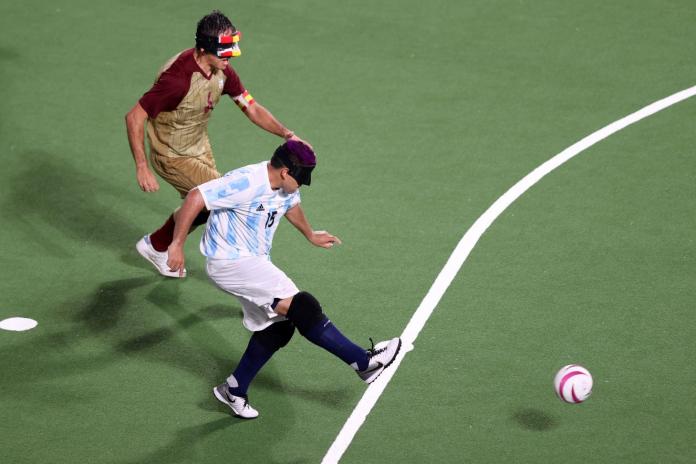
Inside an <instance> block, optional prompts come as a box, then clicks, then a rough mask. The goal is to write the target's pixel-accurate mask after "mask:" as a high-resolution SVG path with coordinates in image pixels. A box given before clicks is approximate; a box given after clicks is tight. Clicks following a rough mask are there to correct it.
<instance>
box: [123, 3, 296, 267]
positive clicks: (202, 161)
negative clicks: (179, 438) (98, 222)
mask: <svg viewBox="0 0 696 464" xmlns="http://www.w3.org/2000/svg"><path fill="white" fill-rule="evenodd" d="M240 38H241V33H240V32H239V31H238V30H237V29H236V28H235V27H234V25H233V24H232V23H231V22H230V20H229V19H228V18H227V17H226V16H225V15H223V14H222V13H221V12H219V11H217V10H216V11H213V12H212V13H211V14H209V15H206V16H205V17H203V18H202V19H201V20H200V21H199V22H198V27H197V30H196V47H195V48H191V49H188V50H184V51H182V52H181V53H178V54H177V55H176V56H174V57H173V58H171V59H170V60H169V61H167V63H165V64H164V66H163V67H162V68H161V69H160V71H159V73H158V76H157V80H156V81H155V83H154V85H153V86H152V88H151V89H150V90H148V91H147V92H146V93H145V94H144V95H143V96H142V98H141V99H140V100H139V101H138V103H136V104H135V106H134V107H133V109H131V110H130V112H129V113H128V114H127V115H126V126H127V130H128V140H129V142H130V148H131V152H132V154H133V159H134V160H135V165H136V177H137V180H138V184H139V185H140V188H141V189H142V190H143V191H145V192H154V191H156V190H158V189H159V184H158V182H157V180H156V178H155V176H154V174H153V172H152V170H150V167H149V166H148V162H147V158H146V156H145V143H144V142H145V132H147V138H148V141H149V146H150V163H151V164H152V168H153V169H154V171H155V172H157V174H159V176H160V177H161V178H163V179H164V180H165V181H166V182H168V183H169V184H171V185H172V186H173V187H174V188H175V189H176V190H177V191H178V192H179V193H180V195H181V197H182V198H183V197H185V196H186V194H187V193H188V192H189V190H191V189H192V188H193V187H195V186H197V185H199V184H202V183H204V182H207V181H209V180H212V179H217V178H219V177H220V173H219V172H218V170H217V167H216V165H215V159H214V158H213V151H212V148H211V146H210V141H209V139H208V120H209V118H210V115H211V113H212V111H213V109H214V108H215V106H216V105H217V103H218V101H219V100H220V97H221V96H222V95H228V96H230V97H231V98H232V100H233V101H234V102H235V103H236V104H237V105H238V106H239V108H240V109H241V110H242V111H243V112H244V114H245V115H246V116H247V117H248V118H249V120H250V121H252V122H253V123H254V124H256V125H258V126H259V127H261V128H263V129H265V130H266V131H268V132H270V133H272V134H275V135H278V136H280V137H282V138H284V139H286V140H300V139H299V138H298V137H297V136H295V134H294V133H293V132H292V131H291V130H289V129H287V128H286V127H285V126H284V125H283V124H281V123H280V122H279V121H278V120H277V119H276V118H275V117H274V116H273V115H272V114H271V113H270V112H269V111H268V110H267V109H266V108H264V107H263V106H261V105H260V104H259V103H257V102H256V101H255V100H254V98H253V97H252V96H251V95H250V94H249V92H248V91H247V89H246V88H245V87H244V86H243V85H242V82H241V80H240V78H239V76H238V75H237V73H236V72H235V70H234V69H233V68H232V67H231V66H230V65H229V62H228V61H229V59H230V58H232V57H236V56H239V55H240V54H241V51H240V49H239V40H240ZM145 126H146V127H147V131H145ZM176 216H177V213H176V212H174V213H173V214H172V215H171V216H170V217H169V218H168V219H167V220H166V222H165V223H164V225H163V226H162V227H160V228H159V229H158V230H157V231H155V232H153V233H152V234H149V235H146V236H144V237H143V238H142V239H141V240H140V241H139V242H138V243H137V245H136V248H137V250H138V252H139V253H140V254H141V255H142V256H143V257H144V258H145V259H147V260H148V261H150V262H151V263H152V264H153V265H154V266H155V268H156V269H157V270H158V271H159V272H160V273H161V274H162V275H165V276H168V277H178V276H179V274H178V273H176V274H175V273H172V272H169V270H168V268H167V266H166V262H167V247H169V244H170V243H171V241H172V234H173V232H174V224H175V223H176ZM206 219H207V216H206V214H205V213H202V214H201V215H200V216H199V217H198V218H196V220H195V221H194V223H193V227H196V226H197V225H200V224H204V223H205V221H206Z"/></svg>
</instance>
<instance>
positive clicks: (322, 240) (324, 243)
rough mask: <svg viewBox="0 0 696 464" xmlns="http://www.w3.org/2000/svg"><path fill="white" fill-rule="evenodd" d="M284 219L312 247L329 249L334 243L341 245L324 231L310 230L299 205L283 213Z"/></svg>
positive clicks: (336, 238) (338, 240)
mask: <svg viewBox="0 0 696 464" xmlns="http://www.w3.org/2000/svg"><path fill="white" fill-rule="evenodd" d="M285 217H286V218H287V219H288V221H290V224H292V225H293V226H295V228H296V229H297V230H299V231H300V233H301V234H302V235H304V236H305V238H306V239H307V240H309V242H310V243H312V245H315V246H318V247H322V248H331V247H332V246H334V244H336V243H338V244H339V245H340V244H341V239H339V238H338V237H336V236H335V235H331V234H330V233H328V232H326V231H325V230H314V229H312V226H311V225H310V224H309V221H307V216H305V213H304V210H303V209H302V206H300V204H299V203H298V204H296V205H295V206H293V207H292V208H290V209H289V210H288V211H287V212H286V213H285Z"/></svg>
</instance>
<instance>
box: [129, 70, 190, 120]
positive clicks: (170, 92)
mask: <svg viewBox="0 0 696 464" xmlns="http://www.w3.org/2000/svg"><path fill="white" fill-rule="evenodd" d="M190 83H191V82H190V80H187V79H186V77H185V76H182V75H178V74H177V73H175V72H173V70H172V69H171V68H170V69H167V70H166V71H164V72H163V73H162V74H161V75H160V76H159V78H158V79H157V82H155V85H153V86H152V88H151V89H150V90H148V91H147V92H145V95H143V96H142V98H140V106H142V107H143V109H144V110H145V111H146V112H147V115H148V117H149V118H150V119H154V118H156V117H157V115H158V114H160V113H161V112H163V111H174V110H175V109H176V107H177V106H179V103H181V100H183V99H184V97H185V96H186V93H188V89H189V85H190Z"/></svg>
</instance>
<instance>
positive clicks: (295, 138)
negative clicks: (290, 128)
mask: <svg viewBox="0 0 696 464" xmlns="http://www.w3.org/2000/svg"><path fill="white" fill-rule="evenodd" d="M286 140H295V141H296V142H302V143H304V144H305V145H307V146H308V147H309V148H311V149H312V150H314V147H313V146H312V145H311V144H310V143H309V142H307V141H306V140H302V139H301V138H299V137H298V136H296V135H295V134H292V137H289V138H287V139H286Z"/></svg>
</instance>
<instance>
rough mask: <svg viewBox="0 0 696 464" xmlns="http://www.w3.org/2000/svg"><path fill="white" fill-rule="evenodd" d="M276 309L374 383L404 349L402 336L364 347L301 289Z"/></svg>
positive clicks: (313, 341) (361, 375) (300, 329)
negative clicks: (350, 337)
mask: <svg viewBox="0 0 696 464" xmlns="http://www.w3.org/2000/svg"><path fill="white" fill-rule="evenodd" d="M276 312H277V313H279V314H283V315H284V316H286V317H287V318H288V319H289V320H290V321H291V322H292V323H293V324H295V326H296V327H297V330H298V331H299V332H300V334H301V335H302V336H303V337H305V338H306V339H307V340H309V341H310V342H312V343H314V344H315V345H317V346H320V347H322V348H324V349H325V350H327V351H329V352H330V353H332V354H334V355H335V356H337V357H338V358H340V359H341V360H343V362H345V363H346V364H348V365H350V366H351V367H352V368H353V369H355V370H356V371H357V372H358V375H359V376H360V378H362V379H363V380H364V381H365V382H367V383H371V382H372V381H373V380H374V379H376V378H377V376H379V374H381V373H382V371H383V370H384V369H385V368H387V367H388V366H389V365H390V364H391V363H392V361H394V359H395V358H396V355H397V354H398V352H399V349H400V348H401V339H399V338H394V339H392V340H389V341H386V342H380V343H378V344H377V345H375V346H373V347H372V349H370V350H365V349H363V348H361V347H359V346H358V345H356V344H355V343H353V342H352V341H350V340H349V339H348V338H346V337H345V336H344V335H343V334H342V333H341V332H340V331H339V330H338V328H337V327H336V326H334V325H333V324H332V323H331V321H330V320H329V319H328V318H327V317H326V316H325V315H324V313H323V312H322V309H321V305H320V304H319V302H318V301H317V299H316V298H314V296H312V295H311V294H310V293H307V292H299V293H298V294H296V295H295V296H293V297H292V298H286V299H285V300H281V301H280V302H279V303H278V305H276Z"/></svg>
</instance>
